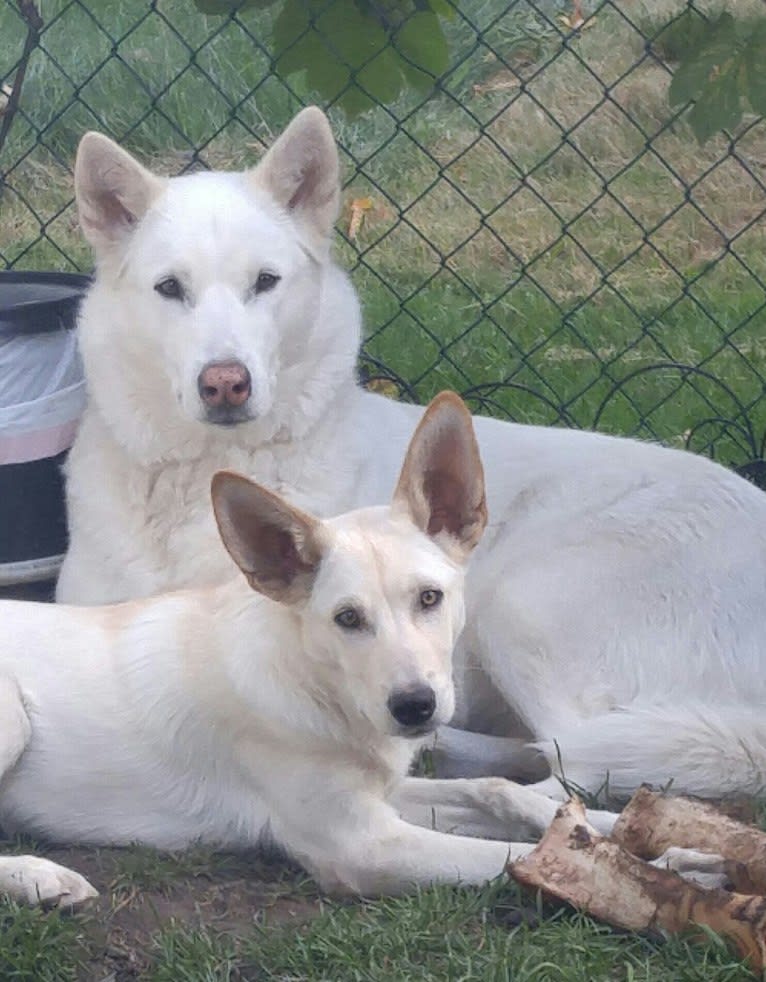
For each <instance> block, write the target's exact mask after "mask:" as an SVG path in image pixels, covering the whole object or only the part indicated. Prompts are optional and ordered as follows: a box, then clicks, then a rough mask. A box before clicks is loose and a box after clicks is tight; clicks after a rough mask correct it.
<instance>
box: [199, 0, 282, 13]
mask: <svg viewBox="0 0 766 982" xmlns="http://www.w3.org/2000/svg"><path fill="white" fill-rule="evenodd" d="M275 2H276V0H194V6H195V7H196V8H197V10H199V12H200V13H202V14H208V15H210V16H213V17H218V16H223V15H224V14H231V13H233V12H234V11H240V10H247V9H249V8H257V9H258V10H265V9H266V7H270V6H271V5H272V4H273V3H275Z"/></svg>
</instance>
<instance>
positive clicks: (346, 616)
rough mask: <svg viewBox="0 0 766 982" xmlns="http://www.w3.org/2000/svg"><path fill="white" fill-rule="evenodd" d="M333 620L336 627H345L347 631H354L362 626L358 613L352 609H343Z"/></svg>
mask: <svg viewBox="0 0 766 982" xmlns="http://www.w3.org/2000/svg"><path fill="white" fill-rule="evenodd" d="M334 620H335V623H336V624H337V625H338V627H345V628H346V630H347V631H354V630H356V629H357V628H359V627H361V626H362V618H361V616H360V614H359V611H358V610H354V608H353V607H344V608H343V610H339V611H338V613H337V614H336V615H335V617H334Z"/></svg>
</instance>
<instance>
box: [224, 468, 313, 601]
mask: <svg viewBox="0 0 766 982" xmlns="http://www.w3.org/2000/svg"><path fill="white" fill-rule="evenodd" d="M211 493H212V497H213V511H214V512H215V518H216V521H217V522H218V531H219V532H220V535H221V539H222V540H223V544H224V545H225V546H226V548H227V549H228V551H229V554H230V555H231V557H232V559H233V560H234V562H235V563H236V564H237V566H239V568H240V569H241V570H242V572H243V573H244V574H245V576H246V577H247V580H248V582H249V583H250V586H252V588H253V589H254V590H257V591H258V593H262V594H264V596H267V597H270V598H271V599H272V600H278V601H280V602H281V603H296V602H299V601H302V600H305V599H306V598H307V597H308V596H309V594H310V593H311V589H312V587H313V584H314V579H315V577H316V574H317V571H318V569H319V564H320V562H321V560H322V555H323V552H324V544H323V543H322V541H321V528H322V525H321V522H319V521H318V520H317V519H316V518H312V517H311V516H310V515H306V514H305V513H304V512H302V511H299V510H298V509H297V508H293V507H292V506H291V505H288V504H287V502H286V501H283V500H282V499H281V498H280V497H279V496H278V495H276V494H273V493H272V492H271V491H268V490H267V489H266V488H263V487H261V486H260V484H256V483H255V482H254V481H250V480H248V478H246V477H243V476H242V475H241V474H234V473H233V472H231V471H219V472H218V473H217V474H215V475H214V476H213V481H212V485H211Z"/></svg>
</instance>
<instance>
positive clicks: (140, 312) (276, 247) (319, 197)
mask: <svg viewBox="0 0 766 982" xmlns="http://www.w3.org/2000/svg"><path fill="white" fill-rule="evenodd" d="M338 175H339V169H338V154H337V149H336V146H335V142H334V140H333V136H332V132H331V130H330V126H329V123H328V121H327V118H326V117H325V116H324V114H323V113H322V112H321V111H320V110H319V109H315V108H311V109H306V110H304V111H303V112H301V113H299V115H298V116H296V118H295V119H294V120H293V121H292V123H291V124H290V126H288V128H287V129H286V130H285V132H284V133H283V134H282V135H281V137H279V139H278V140H277V141H276V142H275V144H274V145H273V146H272V147H271V149H270V150H269V151H268V152H267V153H266V155H265V156H264V158H263V159H262V160H261V162H260V163H259V164H258V165H257V166H256V167H255V168H253V169H252V170H250V171H247V172H245V173H220V172H210V173H195V174H190V175H186V176H183V177H178V178H171V179H165V178H160V177H158V176H156V175H155V174H153V173H151V172H150V171H148V170H147V169H146V168H145V167H143V166H142V165H141V164H140V163H139V162H138V161H137V160H135V159H134V158H133V157H131V156H130V155H129V154H128V153H126V152H125V151H124V150H122V149H121V148H120V147H119V146H117V145H116V144H115V143H113V142H112V141H111V140H109V139H108V138H107V137H105V136H102V135H100V134H98V133H88V134H86V136H84V137H83V139H82V141H81V143H80V147H79V150H78V154H77V162H76V165H75V187H76V194H77V204H78V209H79V215H80V223H81V226H82V228H83V231H84V233H85V235H86V237H87V238H88V240H89V241H90V243H91V244H92V246H93V248H94V251H95V254H96V258H97V276H96V283H95V285H94V287H93V289H92V291H91V293H90V295H89V296H88V297H87V299H86V301H85V303H84V305H83V310H82V314H81V318H80V337H81V344H82V349H83V355H84V358H85V362H86V371H87V375H88V382H89V388H90V393H91V398H92V400H93V401H94V402H95V404H96V405H97V407H98V410H99V411H100V412H101V413H102V415H103V416H104V418H105V419H106V420H107V422H108V423H109V425H110V426H111V428H112V429H113V430H114V431H115V432H116V434H117V438H118V439H119V440H120V441H121V442H122V443H124V444H126V445H128V447H129V449H130V450H131V451H133V452H136V453H137V454H138V455H140V456H143V457H144V458H147V457H148V458H151V457H152V456H154V457H168V456H189V455H193V454H194V453H195V451H196V449H197V447H198V446H199V445H200V442H201V441H205V440H207V439H209V437H210V431H211V429H215V430H216V431H217V435H216V439H224V437H222V436H221V432H222V428H225V429H226V430H227V431H229V437H228V438H229V439H232V438H233V439H240V438H241V437H242V430H243V429H245V430H246V429H247V428H248V427H249V428H250V430H251V432H250V433H249V434H248V436H247V437H246V438H247V439H249V440H250V441H251V442H252V441H253V440H254V439H259V438H260V439H264V438H270V437H272V436H274V435H275V434H277V433H279V432H283V433H285V434H292V435H296V431H300V429H301V422H302V419H301V418H300V417H301V414H302V415H303V416H306V415H307V414H308V416H309V417H310V419H309V420H308V421H307V423H306V425H308V423H310V421H311V418H316V416H318V415H319V413H320V412H321V409H322V408H323V406H322V405H321V400H322V398H323V396H322V393H323V392H326V393H327V394H328V396H329V393H331V392H332V391H333V389H334V387H335V385H336V384H337V382H336V378H335V373H336V372H340V373H342V374H343V375H348V374H350V372H351V370H352V366H353V364H354V360H355V357H356V353H357V347H358V340H359V337H358V310H357V305H356V301H355V298H354V295H353V291H352V290H351V288H350V287H349V286H348V284H347V283H346V282H345V280H344V279H343V277H342V274H340V273H339V271H338V270H337V269H336V268H335V267H334V266H332V264H331V263H330V259H329V242H330V236H331V233H332V229H333V223H334V221H335V219H336V217H337V212H338V203H339V176H338ZM328 276H331V277H333V283H332V284H331V288H328V287H327V277H328ZM333 305H335V306H336V307H339V308H340V309H335V308H334V307H333ZM322 379H324V383H322V382H321V381H320V382H319V383H318V384H317V380H322ZM312 398H313V399H315V400H316V401H317V402H318V403H319V405H317V406H313V405H311V400H312ZM160 424H161V425H160ZM232 429H238V430H239V432H238V433H237V436H236V437H232V435H231V431H232ZM253 430H255V432H253Z"/></svg>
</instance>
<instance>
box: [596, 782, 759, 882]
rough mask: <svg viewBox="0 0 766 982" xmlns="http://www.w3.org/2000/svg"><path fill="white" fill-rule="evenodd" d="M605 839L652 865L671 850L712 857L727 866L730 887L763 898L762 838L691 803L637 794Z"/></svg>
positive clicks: (755, 831) (712, 810)
mask: <svg viewBox="0 0 766 982" xmlns="http://www.w3.org/2000/svg"><path fill="white" fill-rule="evenodd" d="M611 838H612V839H613V840H614V841H615V842H619V844H620V845H621V846H623V847H624V848H625V849H627V850H628V852H632V853H633V854H634V855H635V856H640V857H641V859H656V858H657V856H661V855H662V854H663V853H664V852H665V851H666V850H667V849H669V848H670V847H671V846H681V847H683V848H684V849H699V850H701V851H702V852H715V853H718V855H719V856H723V857H724V859H729V860H732V861H733V863H736V864H737V867H736V868H735V867H733V868H732V882H733V884H734V887H735V888H736V889H737V890H739V891H740V892H742V893H762V894H766V833H764V832H761V831H760V830H759V829H757V828H754V827H753V826H751V825H746V824H745V823H744V822H738V821H736V820H735V819H733V818H729V817H728V816H727V815H723V814H721V812H719V811H718V810H717V809H715V808H714V807H713V806H712V805H709V804H706V803H705V802H703V801H696V800H694V799H692V798H678V797H670V796H668V795H665V794H662V793H661V792H658V791H651V790H649V788H646V787H644V788H639V789H638V791H636V793H635V794H634V795H633V797H632V798H631V799H630V801H629V802H628V804H627V806H626V807H625V810H624V811H623V812H622V814H621V815H620V817H619V819H618V820H617V824H616V825H615V827H614V829H613V831H612V835H611Z"/></svg>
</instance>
